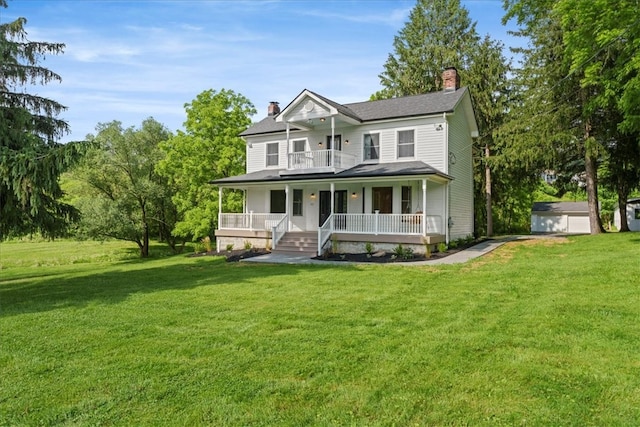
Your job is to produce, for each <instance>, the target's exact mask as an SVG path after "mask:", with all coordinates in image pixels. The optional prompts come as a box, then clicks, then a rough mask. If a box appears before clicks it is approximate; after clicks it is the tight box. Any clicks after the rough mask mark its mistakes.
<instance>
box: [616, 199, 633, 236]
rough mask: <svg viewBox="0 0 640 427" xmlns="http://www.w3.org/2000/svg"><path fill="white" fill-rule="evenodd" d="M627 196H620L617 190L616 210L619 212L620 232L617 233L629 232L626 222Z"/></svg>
mask: <svg viewBox="0 0 640 427" xmlns="http://www.w3.org/2000/svg"><path fill="white" fill-rule="evenodd" d="M627 197H628V196H627V194H621V192H620V189H618V210H619V211H620V230H618V231H619V232H621V233H622V232H626V231H631V230H629V222H628V221H627Z"/></svg>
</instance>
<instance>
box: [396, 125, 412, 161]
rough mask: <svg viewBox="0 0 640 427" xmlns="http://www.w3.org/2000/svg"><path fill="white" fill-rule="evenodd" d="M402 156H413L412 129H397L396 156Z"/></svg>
mask: <svg viewBox="0 0 640 427" xmlns="http://www.w3.org/2000/svg"><path fill="white" fill-rule="evenodd" d="M402 157H414V132H413V129H412V130H401V131H398V158H402Z"/></svg>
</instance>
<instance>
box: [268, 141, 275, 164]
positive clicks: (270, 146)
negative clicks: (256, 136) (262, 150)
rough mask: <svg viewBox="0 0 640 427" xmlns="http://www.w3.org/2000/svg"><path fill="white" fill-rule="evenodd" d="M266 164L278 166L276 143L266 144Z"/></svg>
mask: <svg viewBox="0 0 640 427" xmlns="http://www.w3.org/2000/svg"><path fill="white" fill-rule="evenodd" d="M267 166H278V143H277V142H271V143H269V144H267Z"/></svg>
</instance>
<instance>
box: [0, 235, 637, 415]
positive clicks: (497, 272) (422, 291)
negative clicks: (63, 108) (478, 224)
mask: <svg viewBox="0 0 640 427" xmlns="http://www.w3.org/2000/svg"><path fill="white" fill-rule="evenodd" d="M130 249H131V248H129V249H127V248H126V247H124V246H122V245H121V244H119V243H105V244H96V243H92V242H84V243H77V242H69V241H63V242H55V243H24V242H23V243H3V244H1V245H0V264H1V270H0V425H12V426H13V425H54V424H55V425H158V424H162V425H290V426H299V425H576V426H585V425H621V426H623V425H639V424H640V358H639V356H638V355H639V354H640V281H639V279H638V277H639V275H638V273H639V272H640V235H638V233H633V234H629V233H627V234H608V235H604V236H581V237H572V238H570V239H569V240H567V241H558V240H553V241H551V240H530V241H525V242H516V243H510V244H507V245H505V246H503V247H501V248H500V249H498V250H496V251H494V252H493V253H492V254H490V255H488V256H486V257H483V258H481V259H478V260H475V261H473V262H471V263H467V264H464V265H455V266H441V267H406V266H389V265H386V266H374V265H367V266H292V265H250V264H228V263H225V262H224V261H223V260H221V259H219V258H212V257H201V258H188V257H185V256H173V257H168V256H167V257H159V258H156V259H151V260H147V261H140V260H138V259H137V258H136V254H137V250H130Z"/></svg>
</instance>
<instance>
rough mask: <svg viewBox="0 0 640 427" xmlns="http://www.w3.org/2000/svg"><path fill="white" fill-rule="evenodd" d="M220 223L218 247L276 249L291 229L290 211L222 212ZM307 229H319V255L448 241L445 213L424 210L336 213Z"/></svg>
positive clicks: (417, 248)
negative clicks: (372, 246)
mask: <svg viewBox="0 0 640 427" xmlns="http://www.w3.org/2000/svg"><path fill="white" fill-rule="evenodd" d="M218 224H219V227H218V230H216V240H217V247H218V251H220V250H221V249H222V248H225V247H226V246H227V245H233V246H234V247H236V248H238V247H242V246H243V245H245V244H246V243H247V242H249V243H251V244H252V246H254V247H269V246H270V247H271V249H272V250H276V249H277V248H278V245H279V243H280V240H281V239H282V237H283V236H284V235H285V234H286V233H287V232H288V231H290V229H291V227H290V221H289V217H288V215H287V214H271V213H256V212H248V213H220V215H219V220H218ZM307 231H313V232H315V233H317V254H318V255H321V254H322V253H323V252H324V251H325V250H327V249H328V248H329V247H331V246H332V245H336V244H337V245H338V246H339V249H340V250H341V251H342V252H357V251H362V249H363V247H364V244H365V243H366V242H369V243H373V244H378V246H379V247H380V248H381V249H382V248H385V247H388V246H389V245H398V244H403V245H412V246H415V247H414V252H416V253H421V252H424V250H425V248H424V245H436V244H438V243H440V242H443V241H445V234H444V224H443V221H442V217H441V216H439V215H426V214H424V213H416V214H381V213H379V212H375V213H373V214H362V213H334V214H330V215H329V217H328V218H327V219H326V221H325V222H324V223H323V225H322V226H320V227H317V228H316V229H314V230H307ZM385 244H386V245H385ZM360 246H362V248H360ZM334 249H335V248H334Z"/></svg>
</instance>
